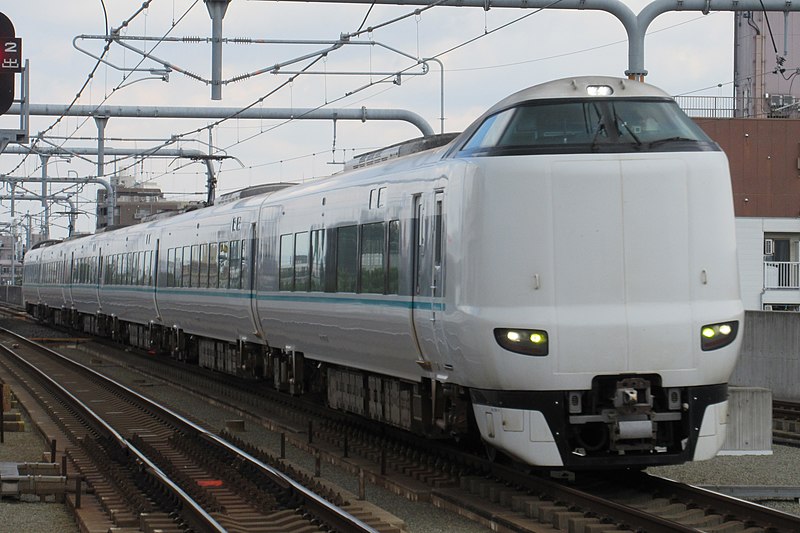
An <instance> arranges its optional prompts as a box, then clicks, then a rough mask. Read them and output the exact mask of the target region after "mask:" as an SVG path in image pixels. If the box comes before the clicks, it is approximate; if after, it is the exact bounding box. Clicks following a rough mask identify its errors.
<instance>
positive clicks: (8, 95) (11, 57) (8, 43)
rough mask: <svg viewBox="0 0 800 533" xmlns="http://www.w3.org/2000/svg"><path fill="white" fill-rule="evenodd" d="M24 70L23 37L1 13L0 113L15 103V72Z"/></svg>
mask: <svg viewBox="0 0 800 533" xmlns="http://www.w3.org/2000/svg"><path fill="white" fill-rule="evenodd" d="M21 71H22V39H18V38H17V37H16V36H15V34H14V25H13V24H12V23H11V20H9V18H8V17H7V16H5V15H4V14H3V13H0V115H2V114H3V113H5V112H6V111H8V109H9V108H10V107H11V104H13V103H14V74H15V73H17V72H21Z"/></svg>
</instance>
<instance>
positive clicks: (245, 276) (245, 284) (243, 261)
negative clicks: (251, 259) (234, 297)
mask: <svg viewBox="0 0 800 533" xmlns="http://www.w3.org/2000/svg"><path fill="white" fill-rule="evenodd" d="M239 258H240V260H239V264H240V265H241V272H242V276H241V282H240V283H239V288H240V289H249V288H250V278H249V275H250V269H249V268H248V265H247V240H246V239H242V240H241V241H239Z"/></svg>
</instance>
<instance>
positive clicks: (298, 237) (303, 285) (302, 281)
mask: <svg viewBox="0 0 800 533" xmlns="http://www.w3.org/2000/svg"><path fill="white" fill-rule="evenodd" d="M308 252H309V238H308V232H307V231H303V232H301V233H295V235H294V290H296V291H307V290H308V273H309V270H308Z"/></svg>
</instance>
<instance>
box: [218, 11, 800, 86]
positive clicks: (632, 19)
mask: <svg viewBox="0 0 800 533" xmlns="http://www.w3.org/2000/svg"><path fill="white" fill-rule="evenodd" d="M207 1H211V0H207ZM258 1H262V2H276V1H279V0H258ZM283 1H287V0H283ZM288 1H298V2H299V1H303V2H312V3H325V4H370V5H372V4H379V5H398V6H429V5H431V3H432V2H431V1H430V0H288ZM436 4H437V6H447V7H477V8H481V9H484V10H486V11H488V10H489V9H491V8H515V9H569V10H578V11H586V10H589V11H605V12H607V13H610V14H611V15H613V16H614V17H616V18H617V19H618V20H619V21H620V22H621V23H622V26H623V27H624V28H625V32H626V33H627V35H628V69H627V70H626V71H625V75H627V76H628V78H630V79H633V80H638V81H643V80H644V77H645V76H646V75H647V70H646V69H645V68H644V37H645V34H646V33H647V29H648V28H649V27H650V24H651V23H652V22H653V21H654V20H655V19H656V18H657V17H658V16H660V15H663V14H664V13H668V12H670V11H698V12H701V13H703V14H708V13H710V12H711V11H777V12H784V13H788V12H791V11H800V2H797V3H795V2H793V1H792V0H655V1H654V2H651V3H650V4H648V5H646V6H645V7H644V8H643V9H642V10H641V11H640V12H639V14H635V13H634V12H633V10H632V9H631V8H630V7H628V6H627V5H626V4H624V3H622V2H621V1H620V0H442V1H439V2H436Z"/></svg>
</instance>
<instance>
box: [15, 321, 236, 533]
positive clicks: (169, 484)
mask: <svg viewBox="0 0 800 533" xmlns="http://www.w3.org/2000/svg"><path fill="white" fill-rule="evenodd" d="M0 331H1V332H2V333H5V334H6V335H9V336H11V337H14V338H16V339H17V340H19V342H22V343H25V344H28V345H29V346H33V347H35V348H36V349H39V350H43V351H45V352H47V353H49V354H50V355H52V356H55V357H57V358H58V359H60V360H62V361H66V362H67V363H69V364H71V365H74V366H77V367H79V368H81V369H82V370H84V371H88V372H89V373H91V374H93V375H94V376H96V377H100V378H102V380H103V381H104V382H105V383H112V384H114V385H116V386H119V384H116V383H114V382H113V381H111V380H110V379H108V378H106V377H105V376H103V375H102V374H99V373H98V372H96V371H94V370H92V369H91V368H88V367H86V366H84V365H82V364H80V363H77V362H75V361H72V360H70V359H69V358H67V357H64V356H63V355H61V354H59V353H58V352H55V351H53V350H51V349H49V348H47V347H45V346H42V345H41V344H38V343H36V342H33V341H31V340H29V339H26V338H25V337H22V336H21V335H18V334H16V333H14V332H12V331H9V330H7V329H4V328H0ZM0 349H2V350H3V351H5V352H6V353H7V354H8V355H10V356H11V357H13V358H14V359H15V360H16V361H17V362H18V363H19V364H20V365H21V366H23V367H25V368H27V369H28V370H29V371H30V372H31V373H32V374H33V375H34V376H35V377H36V378H37V379H39V380H40V381H41V382H43V383H45V384H47V385H48V386H49V387H51V392H54V393H55V394H57V395H59V396H61V397H62V398H65V399H66V400H67V401H69V402H70V404H71V405H72V406H75V407H77V408H78V410H79V411H80V412H81V414H82V416H83V417H86V418H88V419H89V420H88V421H89V422H90V423H91V424H93V425H94V426H95V427H96V428H99V432H102V433H105V434H106V436H108V437H111V438H112V439H114V440H115V441H116V442H117V444H118V445H119V446H120V447H121V448H122V449H127V450H129V451H130V452H131V453H132V454H133V455H134V456H135V457H136V459H137V460H138V461H140V462H141V463H142V464H143V465H144V466H145V467H146V469H147V472H148V473H149V474H150V475H151V476H152V477H153V478H155V479H156V480H157V481H158V482H159V483H161V484H162V485H163V486H164V487H165V488H166V489H167V490H168V491H170V492H171V493H173V494H175V495H176V496H177V497H178V500H180V501H181V503H183V504H184V506H185V507H184V508H185V509H188V510H189V512H190V514H191V515H192V517H193V518H194V519H195V520H196V521H197V522H196V523H198V524H199V525H200V526H202V527H205V531H216V532H225V531H226V529H225V528H224V527H222V526H221V525H220V524H219V523H218V522H217V521H216V520H215V519H214V518H213V517H212V516H211V515H210V514H208V513H207V512H206V511H205V510H204V509H203V508H202V507H201V506H200V504H198V503H197V502H196V501H194V500H193V499H192V498H191V497H190V496H189V495H188V494H186V492H184V491H183V489H181V488H180V487H179V486H178V485H177V484H176V483H175V482H174V481H172V480H171V479H170V478H169V477H168V476H167V475H166V474H165V473H164V472H162V471H161V469H160V468H158V466H156V465H155V464H154V463H153V462H152V461H150V459H149V458H148V457H147V456H146V455H144V454H143V453H142V452H141V451H140V450H138V449H137V448H136V446H134V445H133V444H132V443H131V442H130V441H128V440H127V439H126V438H125V437H123V436H122V435H121V434H120V433H119V432H118V431H117V430H115V429H114V428H113V427H111V426H110V425H109V424H108V423H107V422H106V421H105V420H104V419H103V418H102V417H100V416H99V415H98V414H97V413H95V412H94V411H93V410H92V409H91V408H90V407H89V406H88V405H86V404H85V403H83V402H82V401H81V400H79V399H78V398H76V397H75V396H74V395H73V394H72V393H71V392H69V391H68V390H67V389H65V388H64V387H63V386H62V385H61V384H60V383H58V382H57V381H55V380H54V379H53V378H51V377H50V376H48V375H47V374H45V373H44V372H42V371H41V370H40V369H39V368H37V367H36V366H34V365H33V364H32V363H30V362H29V361H27V360H25V359H24V358H23V357H22V356H20V355H19V354H18V353H16V352H15V351H14V350H12V349H11V348H9V347H8V346H5V345H0Z"/></svg>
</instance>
